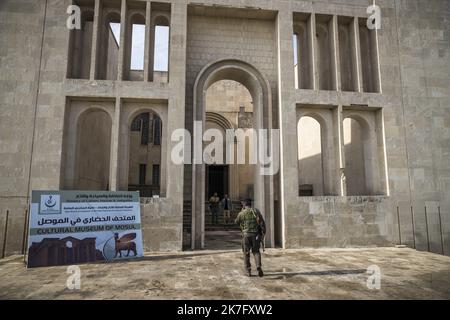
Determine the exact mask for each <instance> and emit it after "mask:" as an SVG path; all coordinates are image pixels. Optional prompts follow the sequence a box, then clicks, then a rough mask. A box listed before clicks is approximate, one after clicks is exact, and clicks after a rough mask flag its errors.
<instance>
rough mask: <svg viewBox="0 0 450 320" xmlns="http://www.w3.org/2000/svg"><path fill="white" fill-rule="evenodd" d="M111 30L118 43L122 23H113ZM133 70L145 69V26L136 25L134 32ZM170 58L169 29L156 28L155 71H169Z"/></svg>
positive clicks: (132, 47) (132, 49)
mask: <svg viewBox="0 0 450 320" xmlns="http://www.w3.org/2000/svg"><path fill="white" fill-rule="evenodd" d="M111 29H112V31H113V34H114V37H115V38H116V41H117V43H119V38H120V23H111ZM132 39H133V41H132V46H131V69H132V70H143V69H144V46H145V25H139V24H135V25H133V31H132ZM168 57H169V27H165V26H156V28H155V63H154V66H153V69H154V70H155V71H168Z"/></svg>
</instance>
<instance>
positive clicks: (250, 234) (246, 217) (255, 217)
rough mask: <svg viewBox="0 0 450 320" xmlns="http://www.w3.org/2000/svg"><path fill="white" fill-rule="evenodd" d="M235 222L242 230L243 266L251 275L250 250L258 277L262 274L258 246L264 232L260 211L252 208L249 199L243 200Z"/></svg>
mask: <svg viewBox="0 0 450 320" xmlns="http://www.w3.org/2000/svg"><path fill="white" fill-rule="evenodd" d="M235 223H236V224H237V225H239V226H240V228H241V231H242V251H243V253H244V267H245V271H246V273H247V275H248V276H249V277H251V275H252V273H251V269H252V268H251V263H250V251H252V253H253V257H254V258H255V264H256V269H257V270H258V275H259V276H260V277H262V276H264V273H263V271H262V267H261V253H260V252H259V247H260V245H261V241H263V239H264V236H265V234H266V223H265V222H264V219H263V217H262V215H261V212H260V211H259V210H258V209H256V208H252V201H251V199H247V200H245V201H244V208H243V209H242V211H241V212H239V214H238V216H237V218H236V220H235Z"/></svg>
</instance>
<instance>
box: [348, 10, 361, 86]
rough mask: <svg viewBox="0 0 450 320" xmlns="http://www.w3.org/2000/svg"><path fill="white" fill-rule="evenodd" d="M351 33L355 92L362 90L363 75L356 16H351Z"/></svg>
mask: <svg viewBox="0 0 450 320" xmlns="http://www.w3.org/2000/svg"><path fill="white" fill-rule="evenodd" d="M350 29H351V34H352V37H353V39H354V41H353V43H354V44H355V46H354V48H352V49H353V50H355V58H356V59H355V60H356V61H355V63H356V79H357V87H356V88H355V89H356V91H357V92H363V77H362V67H361V50H360V47H361V41H360V38H359V23H358V17H355V18H353V23H352V24H351V28H350Z"/></svg>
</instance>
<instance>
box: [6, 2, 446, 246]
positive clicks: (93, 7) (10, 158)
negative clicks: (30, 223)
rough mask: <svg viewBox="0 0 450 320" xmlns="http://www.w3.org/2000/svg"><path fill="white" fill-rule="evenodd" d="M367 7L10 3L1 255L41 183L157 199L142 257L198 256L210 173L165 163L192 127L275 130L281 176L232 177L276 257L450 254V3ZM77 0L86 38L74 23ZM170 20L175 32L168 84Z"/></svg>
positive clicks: (145, 222) (20, 234)
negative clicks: (355, 252) (163, 33)
mask: <svg viewBox="0 0 450 320" xmlns="http://www.w3.org/2000/svg"><path fill="white" fill-rule="evenodd" d="M372 2H373V1H369V0H333V1H328V2H323V1H315V0H310V1H302V0H279V1H278V0H245V1H242V0H229V1H222V0H202V1H201V2H198V1H190V0H158V1H151V0H150V1H149V0H74V1H72V0H38V1H36V0H3V1H1V3H0V223H1V225H0V241H1V247H5V254H11V253H15V252H21V251H22V250H23V248H24V239H25V231H24V230H25V226H26V215H27V207H28V203H29V199H30V192H31V190H37V189H80V188H81V189H99V190H128V189H132V188H144V187H145V188H147V189H146V190H147V191H148V192H150V193H146V195H148V194H150V195H155V194H157V195H158V196H159V197H157V198H155V197H149V196H145V197H144V196H143V197H142V199H141V202H142V207H141V214H142V228H143V238H144V247H145V249H146V250H152V251H171V250H182V249H183V247H185V248H193V249H198V248H202V247H203V246H204V234H205V227H204V226H205V218H204V217H205V200H206V199H205V197H206V195H205V194H206V192H205V189H207V188H208V181H207V174H208V168H207V167H206V166H205V165H204V164H193V165H190V164H185V165H182V164H175V163H174V162H172V161H171V160H170V159H171V157H170V154H171V151H172V148H173V147H174V146H175V145H176V144H177V142H176V141H171V139H170V137H171V133H172V132H173V131H174V130H175V129H178V128H186V129H187V130H189V131H190V132H191V133H194V121H200V123H202V125H203V126H204V127H206V128H208V127H214V128H216V129H219V130H225V129H227V128H239V127H244V128H246V127H250V124H251V127H252V128H254V129H279V130H280V151H279V154H280V170H279V172H278V174H276V175H273V176H270V175H269V176H262V175H258V174H254V172H252V170H253V171H254V168H251V167H244V168H238V169H236V168H235V167H234V168H229V169H227V170H228V180H227V181H228V183H227V184H226V185H227V187H224V188H226V189H227V190H226V191H227V192H233V196H234V197H239V198H241V197H243V196H246V195H247V194H251V195H253V198H254V201H255V204H256V206H258V207H259V208H260V209H261V210H262V212H263V213H264V215H265V218H266V221H267V224H268V235H267V238H266V239H267V246H272V247H282V248H300V247H322V246H338V247H345V246H385V245H393V244H395V243H402V244H407V245H408V246H411V247H415V248H417V249H420V250H430V251H433V252H438V253H439V252H442V251H444V253H445V254H449V252H450V200H449V199H450V191H449V190H450V160H449V159H450V99H449V94H450V85H449V82H450V81H449V80H450V79H449V75H450V70H449V69H450V61H449V60H450V59H449V57H450V50H449V30H450V28H449V16H450V3H449V2H448V1H447V0H432V1H427V0H408V1H402V0H379V1H376V4H377V5H378V6H379V7H380V8H381V29H379V30H376V29H375V30H373V29H368V28H367V26H366V20H367V18H368V16H369V14H368V13H367V11H366V9H367V7H368V6H369V5H371V4H372ZM72 4H76V5H78V6H79V7H80V8H81V12H82V19H81V24H82V29H81V30H69V29H68V28H67V27H66V20H67V18H68V14H67V8H68V6H69V5H72ZM111 24H118V25H120V34H119V37H118V39H116V38H114V37H113V34H112V31H111V29H110V27H111ZM134 25H141V26H145V50H144V57H143V68H142V69H141V70H135V69H133V68H132V67H131V64H130V60H131V57H132V46H131V43H132V35H133V26H134ZM160 26H164V27H169V30H170V32H169V56H168V59H169V60H168V61H169V62H168V65H169V68H168V72H162V73H161V72H159V71H158V70H156V69H155V68H154V60H155V55H154V52H155V41H154V39H155V36H154V35H155V30H156V28H157V27H160ZM224 81H225V82H224ZM235 82H237V83H238V85H236V84H235ZM218 83H221V85H218ZM230 90H231V92H232V93H231V94H230V96H231V97H230V98H227V92H228V91H230ZM208 92H209V93H208ZM211 92H212V93H211ZM236 97H240V98H239V99H234V98H236ZM233 99H234V100H233ZM241 107H242V108H241ZM150 127H151V128H152V129H151V130H150V129H148V128H150ZM142 128H145V130H146V131H145V132H146V133H145V134H143V133H142V132H143V131H142V130H143V129H142ZM155 128H156V129H155ZM148 132H150V133H148ZM194 134H195V133H194ZM143 165H145V166H143ZM138 170H139V171H138ZM233 170H234V171H233ZM239 170H242V172H240V171H239ZM232 171H233V172H234V173H233V174H230V172H232ZM141 194H142V193H141ZM6 217H8V220H7V221H6ZM183 222H184V223H183ZM6 224H7V225H8V229H7V233H6V236H5V228H4V227H3V226H4V225H6ZM5 241H6V242H5Z"/></svg>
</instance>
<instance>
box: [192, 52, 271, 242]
mask: <svg viewBox="0 0 450 320" xmlns="http://www.w3.org/2000/svg"><path fill="white" fill-rule="evenodd" d="M220 80H234V81H237V82H239V83H241V84H242V85H244V86H245V87H246V88H247V89H248V91H249V92H250V94H251V96H252V99H253V106H254V109H253V115H254V116H253V128H255V129H263V128H264V129H271V128H272V96H271V91H270V85H269V82H268V81H267V79H266V78H265V77H264V76H263V75H262V74H261V73H260V72H259V71H258V70H257V69H256V68H255V67H254V66H252V65H250V64H249V63H247V62H244V61H241V60H235V59H227V60H219V61H216V62H213V63H210V64H208V65H206V66H205V67H204V68H203V69H202V70H201V71H200V73H199V74H198V76H197V78H196V80H195V84H194V89H193V90H194V94H193V97H194V101H193V121H194V122H196V121H198V122H199V123H201V124H202V125H201V128H198V127H197V126H196V125H195V124H194V132H193V136H194V141H195V137H196V135H197V134H199V129H201V130H202V132H203V131H204V130H205V121H206V98H205V96H206V91H207V89H208V88H209V87H210V86H211V85H212V84H213V83H215V82H217V81H220ZM194 148H195V146H194ZM269 149H270V150H272V147H271V146H269ZM194 150H195V149H193V151H194ZM254 194H255V199H254V203H255V206H256V207H257V208H258V209H260V210H261V212H262V213H263V215H264V216H265V220H266V224H267V237H266V239H267V246H272V245H273V244H274V233H273V230H274V228H273V224H274V216H273V212H274V201H273V177H272V176H263V175H259V170H255V177H254ZM204 210H205V164H204V163H202V159H196V158H195V152H194V162H193V166H192V233H191V237H192V240H191V244H192V249H199V248H203V247H204V238H205V232H204V230H205V218H204Z"/></svg>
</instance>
